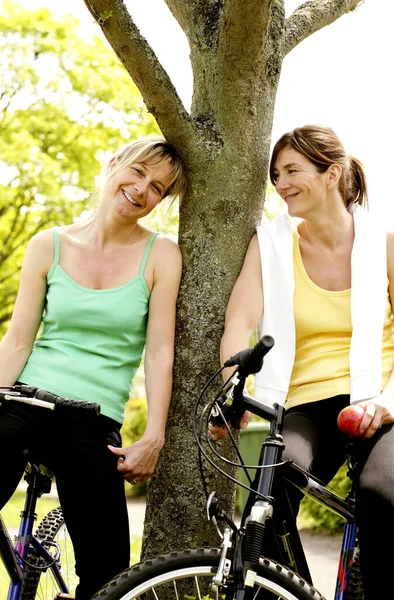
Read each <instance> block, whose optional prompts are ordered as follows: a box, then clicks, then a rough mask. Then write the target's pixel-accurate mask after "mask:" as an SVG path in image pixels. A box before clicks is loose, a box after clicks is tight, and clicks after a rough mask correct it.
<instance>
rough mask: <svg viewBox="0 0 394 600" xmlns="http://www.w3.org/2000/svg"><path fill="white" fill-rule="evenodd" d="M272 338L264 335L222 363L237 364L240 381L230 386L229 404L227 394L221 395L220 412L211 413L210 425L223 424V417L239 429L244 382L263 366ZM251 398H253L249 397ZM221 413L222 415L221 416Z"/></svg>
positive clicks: (225, 365)
mask: <svg viewBox="0 0 394 600" xmlns="http://www.w3.org/2000/svg"><path fill="white" fill-rule="evenodd" d="M274 343H275V341H274V338H273V337H271V336H270V335H264V336H263V337H262V338H261V340H259V341H258V342H257V344H256V345H255V346H253V348H247V349H246V350H241V352H237V354H234V356H231V357H230V358H229V359H228V360H227V361H226V362H225V363H224V365H223V367H232V366H234V365H238V368H237V369H236V372H237V373H238V374H239V375H240V377H241V379H240V381H239V382H238V383H237V384H236V385H235V386H232V388H231V389H232V390H233V402H232V404H231V405H228V404H226V402H227V400H228V394H225V395H224V396H223V397H222V400H221V401H220V402H219V404H221V412H222V414H220V413H219V414H217V415H211V416H210V418H209V422H210V424H211V425H212V426H216V425H224V423H223V418H224V419H225V420H226V421H228V422H229V423H230V424H231V425H232V427H233V428H234V429H240V421H241V417H242V415H243V414H244V412H245V405H244V402H243V400H244V384H245V379H246V377H247V376H248V375H252V374H254V373H257V372H258V371H260V369H261V368H262V366H263V362H264V356H265V355H266V354H267V353H268V352H269V351H270V350H271V348H272V347H273V346H274ZM250 400H253V398H250ZM222 415H223V416H222Z"/></svg>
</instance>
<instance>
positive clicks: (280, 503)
mask: <svg viewBox="0 0 394 600" xmlns="http://www.w3.org/2000/svg"><path fill="white" fill-rule="evenodd" d="M273 344H274V340H273V338H271V337H270V336H264V337H263V338H262V339H261V340H260V341H259V342H258V344H256V346H255V347H254V348H251V349H247V350H244V351H242V352H240V353H238V354H236V355H235V356H234V357H232V358H231V359H229V360H228V361H227V362H226V363H225V365H224V367H223V368H225V367H230V366H235V365H237V369H236V371H235V373H234V374H233V375H232V376H231V377H230V378H229V380H228V381H227V382H226V383H225V384H224V385H223V386H222V388H221V390H220V391H219V393H218V394H217V395H216V397H215V398H214V400H213V401H208V402H207V403H206V405H205V406H204V408H203V410H202V412H201V415H200V417H198V406H199V403H200V401H201V398H202V396H203V395H204V393H205V392H206V390H207V389H208V387H209V385H211V383H212V381H213V380H214V379H215V377H216V376H217V375H218V374H219V373H220V372H221V371H222V369H223V368H222V369H219V370H218V371H217V372H216V373H215V374H214V375H213V377H212V378H211V379H210V380H209V381H208V383H207V384H206V385H205V387H204V389H203V391H202V392H201V394H200V397H199V399H198V401H197V403H196V407H195V419H194V420H195V435H196V440H197V443H198V445H199V448H200V451H201V452H202V454H203V455H204V456H205V458H206V459H207V460H208V461H209V462H210V463H211V464H212V465H213V466H215V468H217V469H219V470H220V471H221V472H222V473H223V474H224V475H225V476H226V477H227V478H229V479H231V480H232V481H233V482H235V483H236V484H238V485H242V486H243V487H246V489H248V490H249V492H250V494H253V502H252V506H251V509H250V511H249V512H248V514H247V518H246V519H245V523H244V524H241V526H240V527H239V528H238V527H237V526H236V525H235V524H234V523H233V521H232V520H231V519H230V518H229V517H228V516H227V515H225V514H224V513H223V512H222V511H220V509H219V507H218V505H217V500H216V495H215V492H212V493H211V494H210V495H209V497H208V502H207V511H208V518H209V519H210V520H212V521H213V523H214V524H215V526H216V528H217V531H218V533H219V536H220V537H221V540H222V541H221V546H220V547H219V548H206V549H188V550H184V551H179V552H172V553H169V554H166V555H162V556H158V557H156V558H153V559H151V560H147V561H145V562H143V563H140V564H138V565H135V566H133V567H131V568H129V569H127V570H126V571H124V572H123V573H121V574H119V575H118V576H117V577H115V578H114V579H112V580H111V581H110V582H109V583H108V584H107V585H106V586H104V587H103V588H102V589H101V590H100V591H99V592H98V593H97V594H96V595H95V596H94V597H93V599H94V600H133V599H135V598H144V600H145V599H148V598H154V599H155V600H164V599H166V600H167V599H168V598H174V599H176V600H180V598H184V599H186V600H190V599H193V600H194V599H196V598H198V599H199V600H202V599H204V600H205V598H208V597H209V598H215V599H216V600H219V598H220V599H224V598H225V599H226V600H230V599H233V600H263V599H264V600H276V599H282V600H308V599H309V600H310V599H314V600H324V598H323V596H322V594H320V592H319V591H318V590H317V589H316V588H315V587H314V586H313V584H312V578H311V575H310V571H309V568H308V564H307V560H306V557H305V553H304V550H303V547H302V543H301V540H300V537H299V534H298V530H297V528H296V527H295V525H292V524H291V522H289V521H288V520H287V518H286V515H287V514H288V512H287V511H288V510H289V507H288V506H286V502H287V499H286V497H284V498H282V499H279V497H275V494H274V483H275V482H276V481H277V478H278V477H279V478H285V479H286V481H287V482H290V483H291V484H292V485H294V486H296V487H297V488H298V489H300V490H302V491H303V493H304V494H307V495H308V496H310V497H312V498H314V500H316V501H318V502H320V503H321V504H323V505H324V506H326V507H327V508H329V509H330V510H333V511H334V512H335V513H337V514H338V515H340V516H341V517H343V518H344V519H345V521H346V524H345V529H344V535H343V543H342V550H341V555H340V561H339V568H338V578H337V585H336V591H335V600H361V599H362V597H363V596H362V585H361V584H360V580H359V572H358V568H356V566H355V565H354V555H355V548H356V537H357V525H356V523H355V518H354V513H355V490H356V487H357V478H358V470H357V465H356V463H355V462H354V459H353V456H352V459H351V461H350V465H349V469H350V471H349V472H350V475H351V478H352V488H351V491H350V493H349V494H348V496H347V497H346V498H343V497H341V496H339V495H338V494H336V493H335V492H333V491H332V490H330V489H329V488H328V487H327V486H324V485H323V484H322V483H321V482H320V481H318V480H317V479H316V478H315V477H313V476H312V475H311V474H310V473H308V472H307V471H305V470H303V469H301V468H300V467H298V466H297V465H295V464H294V463H293V462H292V461H283V460H282V451H283V447H284V446H283V440H282V436H281V431H282V426H283V417H284V407H282V406H279V405H277V404H274V405H273V406H272V405H268V404H267V403H265V402H262V401H260V400H257V399H255V398H253V397H252V396H250V395H249V394H247V393H246V392H245V391H244V385H245V381H246V377H247V376H248V375H250V374H252V373H256V372H257V371H258V370H260V368H261V366H262V363H263V357H264V355H265V354H266V353H267V352H268V351H269V350H270V349H271V348H272V346H273ZM245 410H249V411H251V412H252V413H254V414H256V415H258V416H260V417H262V418H264V419H266V420H267V421H269V422H270V431H269V434H268V437H267V438H266V439H265V441H264V442H263V444H262V449H261V454H260V459H259V463H258V465H244V464H242V462H243V461H242V458H241V456H240V454H239V452H238V450H236V451H237V455H238V460H240V461H241V464H240V463H237V462H234V461H230V460H228V459H226V458H224V457H222V456H221V455H220V453H219V452H218V451H217V450H216V448H215V446H214V442H213V440H211V439H210V436H209V433H208V429H209V425H210V424H212V423H213V424H218V423H224V424H225V426H226V427H227V430H228V433H229V435H230V438H231V439H232V440H233V442H234V444H235V440H234V438H233V436H232V433H231V431H230V427H229V425H228V422H230V424H232V426H233V427H234V428H239V420H240V417H241V415H242V414H243V413H244V411H245ZM203 432H204V435H205V437H204V443H205V444H206V445H207V447H208V448H209V451H207V449H206V447H204V444H203ZM235 446H236V444H235ZM212 454H213V455H214V456H215V457H216V458H215V459H212ZM217 458H219V459H220V460H224V462H225V463H226V464H227V465H228V466H230V467H231V468H235V467H239V466H242V467H243V468H245V469H251V468H254V469H257V472H258V477H257V479H256V481H257V485H255V486H254V488H253V489H252V488H251V487H250V486H245V485H244V484H241V483H240V482H239V481H237V480H236V479H235V478H234V477H233V476H232V475H230V474H229V473H228V472H226V471H224V470H222V469H221V468H220V467H219V466H218V465H217V464H216V462H215V460H216V459H217ZM249 481H250V480H249ZM274 513H275V514H276V513H279V516H280V518H279V519H275V521H274V519H273V516H274ZM244 516H245V515H244ZM219 521H223V522H224V524H225V528H224V532H222V531H221V530H220V528H219V526H218V522H219ZM274 523H275V529H274V525H273V524H274ZM270 527H272V530H274V533H275V540H276V541H277V544H278V546H279V548H280V556H281V559H280V562H277V561H275V560H272V559H271V558H269V556H266V555H265V553H264V549H265V542H266V536H267V533H268V531H269V528H270ZM351 576H352V586H350V578H351ZM351 589H352V590H353V591H349V590H351ZM93 599H92V600H93Z"/></svg>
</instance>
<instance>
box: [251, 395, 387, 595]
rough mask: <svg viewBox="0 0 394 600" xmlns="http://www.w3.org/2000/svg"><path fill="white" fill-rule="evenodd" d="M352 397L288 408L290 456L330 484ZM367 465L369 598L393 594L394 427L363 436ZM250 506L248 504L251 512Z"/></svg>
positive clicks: (359, 507) (361, 497) (364, 518)
mask: <svg viewBox="0 0 394 600" xmlns="http://www.w3.org/2000/svg"><path fill="white" fill-rule="evenodd" d="M348 404H349V396H347V395H342V396H335V397H334V398H328V399H326V400H320V401H317V402H311V403H309V404H304V405H302V406H297V407H295V408H291V409H289V410H288V411H286V414H285V420H284V428H283V440H284V443H285V451H284V458H285V459H286V458H291V459H292V460H293V461H294V462H295V463H296V464H298V465H299V466H301V467H302V468H304V469H306V470H307V471H309V472H310V473H312V474H313V475H315V476H316V477H317V478H318V479H320V480H321V481H323V482H324V483H325V484H327V483H328V482H329V481H330V480H331V479H332V478H333V477H334V475H335V473H336V472H337V471H338V469H339V468H340V467H341V465H342V464H343V463H344V461H345V458H346V457H345V446H346V444H347V443H348V442H349V438H348V437H347V436H345V435H344V434H343V433H341V431H340V430H339V429H338V426H337V417H338V414H339V412H340V411H341V410H342V408H344V407H345V406H347V405H348ZM360 449H361V453H360V454H361V455H360V460H361V461H362V464H363V469H362V472H361V476H360V483H359V490H358V493H357V504H356V517H357V522H358V525H359V536H360V560H361V569H362V575H363V583H364V600H376V599H377V598H391V597H392V596H393V579H392V569H393V561H394V550H393V546H392V540H394V427H393V425H385V426H384V427H382V428H381V429H379V430H378V431H377V432H376V434H375V435H374V436H373V437H372V438H371V439H370V440H360ZM286 492H287V494H288V496H289V498H290V500H291V504H292V507H293V511H294V513H295V514H297V513H298V508H299V503H300V500H301V498H302V494H301V492H298V490H297V489H296V488H294V487H293V486H290V485H289V486H288V487H287V489H286ZM247 510H248V506H247V507H246V508H245V512H246V511H247Z"/></svg>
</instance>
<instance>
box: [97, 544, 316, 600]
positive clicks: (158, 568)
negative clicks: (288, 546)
mask: <svg viewBox="0 0 394 600" xmlns="http://www.w3.org/2000/svg"><path fill="white" fill-rule="evenodd" d="M220 552H221V550H220V549H219V548H210V549H207V548H200V549H193V550H183V551H181V552H172V553H171V554H165V555H162V556H158V557H156V558H153V559H152V560H147V561H145V562H143V563H140V564H138V565H135V566H133V567H131V568H129V569H127V570H126V571H123V572H122V573H120V574H119V575H117V576H116V577H114V578H113V579H112V580H111V581H110V582H108V583H107V584H106V585H105V586H104V587H103V588H101V590H100V591H98V592H97V593H96V594H95V595H94V596H93V598H92V600H133V599H134V598H143V599H144V600H148V599H150V598H153V597H154V598H155V599H156V600H164V598H165V599H166V600H169V598H175V599H176V598H178V599H179V598H188V599H189V600H190V598H193V599H201V598H204V597H205V596H206V595H207V594H206V593H204V591H206V590H207V589H208V585H209V583H210V581H211V580H212V577H213V574H214V573H215V572H216V570H217V567H218V564H219V559H220ZM256 571H257V576H256V581H255V587H256V590H253V597H256V596H255V594H254V592H255V591H257V592H258V591H259V590H258V588H259V587H260V589H261V591H264V595H260V594H259V596H258V597H259V598H262V597H264V599H265V598H267V600H268V598H272V600H274V598H275V600H277V599H279V598H281V599H282V600H311V599H313V600H324V597H323V596H322V595H321V594H320V593H319V592H318V591H317V590H316V589H315V588H314V587H312V586H311V585H310V584H309V583H307V582H306V581H304V580H303V579H301V578H300V577H299V576H298V575H297V574H296V573H294V572H292V571H290V570H289V569H286V568H285V567H283V566H281V565H279V564H278V563H275V562H274V561H271V560H268V559H265V558H261V559H260V564H259V566H258V568H257V569H256ZM197 577H199V578H204V581H203V582H201V583H200V582H198V583H197ZM189 580H190V587H188V584H189ZM178 582H179V585H180V586H181V587H182V586H183V587H182V589H181V590H179V589H178ZM168 584H170V588H171V593H170V589H169V586H168ZM160 586H162V589H161V590H159V587H160ZM267 590H270V591H271V593H268V592H267ZM149 591H152V593H151V594H149ZM211 597H212V594H211ZM220 597H223V596H222V592H221V593H220Z"/></svg>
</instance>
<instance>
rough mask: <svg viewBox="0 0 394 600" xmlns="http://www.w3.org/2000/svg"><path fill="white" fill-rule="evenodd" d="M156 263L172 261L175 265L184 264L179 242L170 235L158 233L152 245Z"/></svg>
mask: <svg viewBox="0 0 394 600" xmlns="http://www.w3.org/2000/svg"><path fill="white" fill-rule="evenodd" d="M152 254H153V255H154V258H155V264H159V263H166V262H171V263H174V266H177V265H179V266H181V265H182V254H181V249H180V248H179V246H178V244H177V243H176V242H174V241H173V240H171V239H170V238H168V237H165V236H163V235H158V236H157V237H156V238H155V240H154V242H153V245H152Z"/></svg>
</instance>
